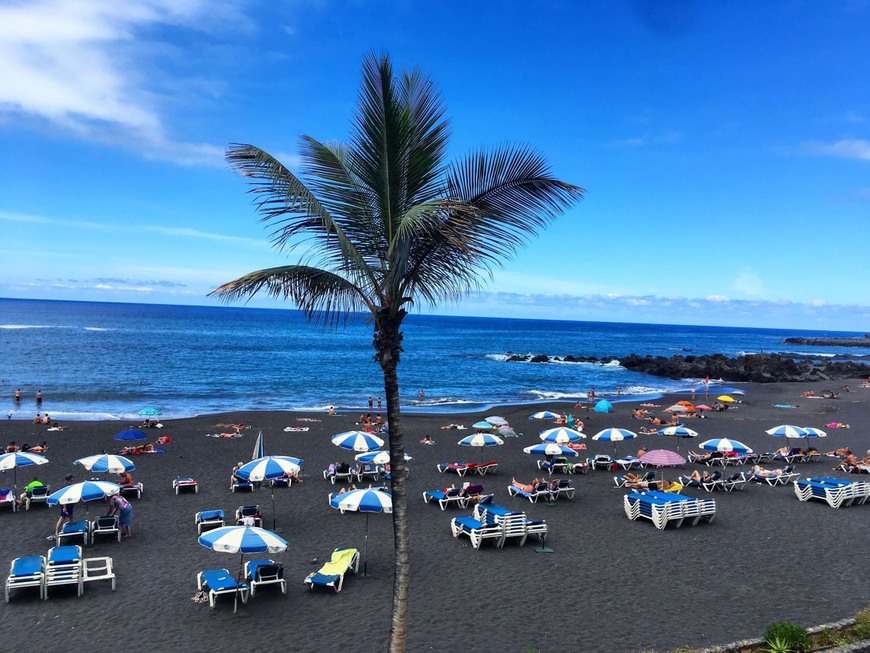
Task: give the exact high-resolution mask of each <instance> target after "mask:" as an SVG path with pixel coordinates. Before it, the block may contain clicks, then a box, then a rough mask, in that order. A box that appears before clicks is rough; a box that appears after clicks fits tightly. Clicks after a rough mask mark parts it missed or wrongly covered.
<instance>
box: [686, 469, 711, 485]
mask: <svg viewBox="0 0 870 653" xmlns="http://www.w3.org/2000/svg"><path fill="white" fill-rule="evenodd" d="M689 478H690V479H692V480H693V481H698V482H700V483H709V482H710V481H711V480H712V477H711V476H710V475H709V474H708V473H707V472H704V473H703V474H702V473H701V472H699V471H698V470H697V469H696V470H695V471H694V472H692V474H691V475H690V476H689Z"/></svg>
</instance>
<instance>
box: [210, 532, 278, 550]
mask: <svg viewBox="0 0 870 653" xmlns="http://www.w3.org/2000/svg"><path fill="white" fill-rule="evenodd" d="M199 543H200V544H201V545H202V546H204V547H206V548H207V549H211V550H212V551H218V552H220V553H281V552H282V551H286V550H287V540H285V539H284V538H282V537H280V536H278V535H276V534H275V533H273V532H272V531H268V530H266V529H265V528H258V527H256V526H222V527H221V528H215V529H212V530H210V531H208V532H207V533H203V534H202V535H200V536H199Z"/></svg>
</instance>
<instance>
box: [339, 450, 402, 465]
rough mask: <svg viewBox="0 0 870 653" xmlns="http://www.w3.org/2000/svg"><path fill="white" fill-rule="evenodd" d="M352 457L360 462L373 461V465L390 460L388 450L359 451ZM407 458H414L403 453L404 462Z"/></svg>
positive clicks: (386, 462) (385, 463) (383, 463)
mask: <svg viewBox="0 0 870 653" xmlns="http://www.w3.org/2000/svg"><path fill="white" fill-rule="evenodd" d="M354 459H355V460H356V461H357V462H361V463H373V464H375V465H387V464H389V462H390V452H389V451H368V452H366V453H359V454H357V455H356V456H354ZM409 460H414V459H413V458H412V457H411V456H409V455H408V454H405V462H408V461H409Z"/></svg>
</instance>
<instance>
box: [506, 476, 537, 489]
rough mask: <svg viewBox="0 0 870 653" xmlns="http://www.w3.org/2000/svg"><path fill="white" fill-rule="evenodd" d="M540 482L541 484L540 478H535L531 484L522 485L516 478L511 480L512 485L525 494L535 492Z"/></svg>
mask: <svg viewBox="0 0 870 653" xmlns="http://www.w3.org/2000/svg"><path fill="white" fill-rule="evenodd" d="M540 482H541V479H539V478H533V479H532V482H531V483H529V484H526V483H520V482H519V481H518V480H517V479H515V478H512V479H511V485H513V486H514V487H515V488H517V489H518V490H522V491H523V492H534V491H535V488H536V487H537V486H538V483H540Z"/></svg>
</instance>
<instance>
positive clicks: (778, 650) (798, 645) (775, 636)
mask: <svg viewBox="0 0 870 653" xmlns="http://www.w3.org/2000/svg"><path fill="white" fill-rule="evenodd" d="M764 641H765V642H766V643H767V645H768V646H769V647H770V649H771V651H774V652H775V653H807V652H808V651H809V650H810V649H811V647H812V643H811V642H810V636H809V634H808V633H807V631H806V628H801V627H800V626H798V625H797V624H793V623H790V622H788V621H780V622H777V623H775V624H771V625H770V626H768V628H767V632H766V633H764Z"/></svg>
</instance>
